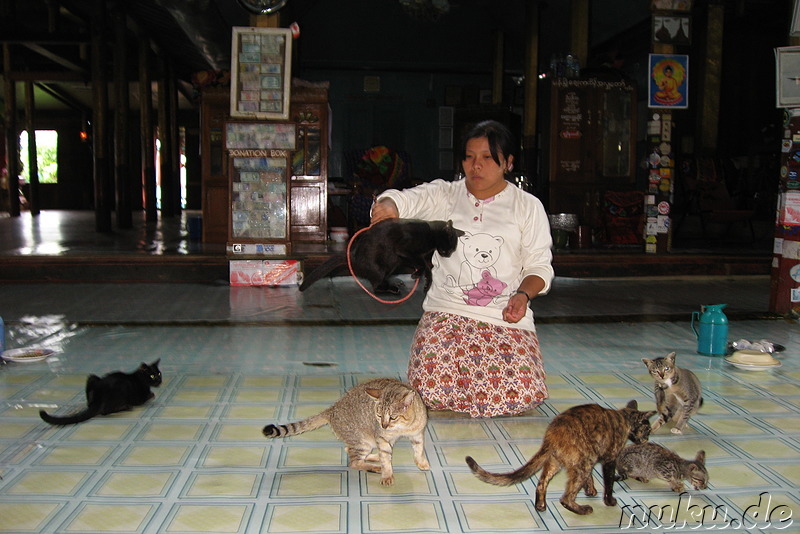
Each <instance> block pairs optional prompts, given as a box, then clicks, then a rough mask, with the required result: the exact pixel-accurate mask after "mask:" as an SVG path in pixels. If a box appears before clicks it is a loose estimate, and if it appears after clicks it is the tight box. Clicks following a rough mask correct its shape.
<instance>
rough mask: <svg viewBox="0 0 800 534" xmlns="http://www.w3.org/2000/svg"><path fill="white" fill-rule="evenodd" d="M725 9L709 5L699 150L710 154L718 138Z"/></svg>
mask: <svg viewBox="0 0 800 534" xmlns="http://www.w3.org/2000/svg"><path fill="white" fill-rule="evenodd" d="M724 19H725V6H723V5H718V4H709V6H708V27H707V31H706V57H705V59H704V68H703V83H702V87H703V91H702V92H701V93H700V95H701V96H700V99H699V103H700V110H701V111H700V147H701V148H702V150H704V151H706V152H709V153H713V152H714V151H716V150H717V140H718V136H719V93H720V86H721V81H720V79H721V77H722V30H723V24H724Z"/></svg>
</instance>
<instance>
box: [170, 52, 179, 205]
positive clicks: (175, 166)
mask: <svg viewBox="0 0 800 534" xmlns="http://www.w3.org/2000/svg"><path fill="white" fill-rule="evenodd" d="M167 98H168V99H169V102H168V106H167V110H168V114H167V126H168V127H169V140H170V144H169V151H170V156H171V157H170V165H171V167H170V174H171V176H172V178H173V179H172V181H171V182H170V187H171V188H172V191H171V198H172V211H171V213H172V214H173V215H180V214H181V211H182V209H181V142H180V133H179V131H178V130H179V128H178V81H177V76H176V75H175V68H174V66H173V63H172V61H171V60H170V61H168V62H167Z"/></svg>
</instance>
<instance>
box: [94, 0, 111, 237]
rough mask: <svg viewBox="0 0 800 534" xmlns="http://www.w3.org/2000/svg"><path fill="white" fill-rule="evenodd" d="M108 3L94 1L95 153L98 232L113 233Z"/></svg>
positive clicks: (96, 223)
mask: <svg viewBox="0 0 800 534" xmlns="http://www.w3.org/2000/svg"><path fill="white" fill-rule="evenodd" d="M105 14H106V3H105V2H104V1H103V0H94V8H93V9H92V23H91V46H92V53H91V65H92V101H93V106H92V150H93V152H94V154H93V155H94V212H95V229H96V230H97V231H98V232H110V231H111V207H112V205H113V201H114V199H113V194H112V188H111V180H110V175H109V172H108V157H107V155H108V134H107V127H106V121H107V120H108V79H107V76H106V61H105V58H106V51H105V47H106V41H105V33H106V32H105V25H106V17H105Z"/></svg>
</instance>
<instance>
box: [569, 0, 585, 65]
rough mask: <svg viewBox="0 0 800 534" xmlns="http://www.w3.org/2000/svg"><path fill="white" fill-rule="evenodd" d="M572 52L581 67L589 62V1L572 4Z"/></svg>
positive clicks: (572, 0)
mask: <svg viewBox="0 0 800 534" xmlns="http://www.w3.org/2000/svg"><path fill="white" fill-rule="evenodd" d="M569 37H570V52H572V54H573V55H575V56H578V61H579V62H580V63H581V65H586V64H587V62H588V61H589V0H571V2H570V35H569Z"/></svg>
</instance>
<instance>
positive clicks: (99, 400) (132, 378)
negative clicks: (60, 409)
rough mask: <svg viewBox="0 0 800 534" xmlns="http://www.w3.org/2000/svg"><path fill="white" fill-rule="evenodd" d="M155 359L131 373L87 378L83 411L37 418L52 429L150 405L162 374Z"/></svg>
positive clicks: (41, 415) (43, 413) (116, 373)
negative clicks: (152, 389) (48, 424)
mask: <svg viewBox="0 0 800 534" xmlns="http://www.w3.org/2000/svg"><path fill="white" fill-rule="evenodd" d="M160 361H161V360H160V359H158V360H156V361H154V362H153V363H151V364H149V365H148V364H146V363H142V364H141V365H140V366H139V368H138V369H136V370H135V371H134V372H132V373H123V372H121V371H116V372H113V373H109V374H107V375H105V376H104V377H103V378H100V377H99V376H97V375H89V378H87V379H86V404H87V406H86V409H84V410H82V411H80V412H78V413H75V414H72V415H66V416H63V417H58V416H53V415H50V414H48V413H47V412H45V411H44V410H40V411H39V416H40V417H41V418H42V419H43V420H45V421H46V422H48V423H50V424H51V425H73V424H75V423H81V422H83V421H86V420H88V419H91V418H92V417H95V416H96V415H108V414H112V413H116V412H122V411H125V410H130V409H131V408H132V407H134V406H139V405H141V404H144V403H145V402H147V401H149V400H150V399H152V398H153V397H155V395H154V394H153V392H152V391H150V388H151V387H158V386H160V385H161V371H159V369H158V363H159V362H160Z"/></svg>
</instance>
